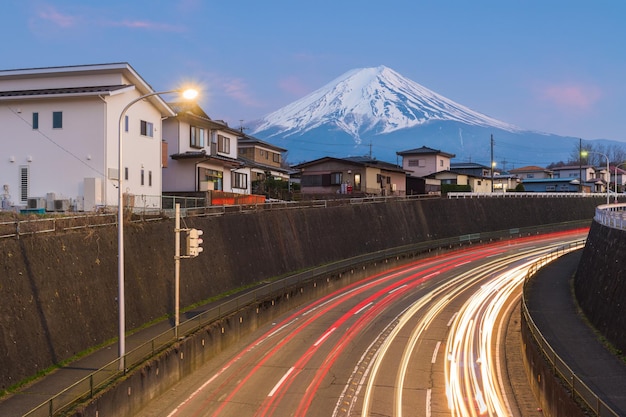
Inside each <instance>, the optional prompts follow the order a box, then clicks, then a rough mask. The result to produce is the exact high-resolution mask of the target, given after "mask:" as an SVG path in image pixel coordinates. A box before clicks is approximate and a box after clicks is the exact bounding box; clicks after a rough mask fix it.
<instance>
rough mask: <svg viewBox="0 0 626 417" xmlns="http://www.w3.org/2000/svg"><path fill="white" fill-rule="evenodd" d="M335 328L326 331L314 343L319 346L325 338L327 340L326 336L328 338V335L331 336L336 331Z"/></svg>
mask: <svg viewBox="0 0 626 417" xmlns="http://www.w3.org/2000/svg"><path fill="white" fill-rule="evenodd" d="M335 329H336V327H333V328H332V329H330V330H329V331H327V332H326V333H324V334H323V335H322V337H320V338H319V339H318V340H317V342H315V343H314V344H313V346H315V347H317V346H318V345H319V344H320V343H322V342H323V341H324V340H326V338H327V337H328V336H330V334H331V333H332V332H334V331H335Z"/></svg>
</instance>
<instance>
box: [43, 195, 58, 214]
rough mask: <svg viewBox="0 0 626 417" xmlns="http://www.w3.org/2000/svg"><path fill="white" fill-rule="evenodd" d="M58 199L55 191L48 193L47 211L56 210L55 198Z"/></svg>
mask: <svg viewBox="0 0 626 417" xmlns="http://www.w3.org/2000/svg"><path fill="white" fill-rule="evenodd" d="M56 199H57V195H56V194H55V193H48V194H46V211H54V200H56Z"/></svg>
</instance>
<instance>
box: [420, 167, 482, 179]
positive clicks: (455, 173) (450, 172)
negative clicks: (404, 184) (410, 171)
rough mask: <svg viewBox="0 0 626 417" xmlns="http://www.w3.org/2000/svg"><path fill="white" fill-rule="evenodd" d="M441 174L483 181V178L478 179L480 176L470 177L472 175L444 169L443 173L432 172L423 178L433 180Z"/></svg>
mask: <svg viewBox="0 0 626 417" xmlns="http://www.w3.org/2000/svg"><path fill="white" fill-rule="evenodd" d="M442 174H452V175H456V176H459V175H463V176H465V177H468V178H476V179H483V177H480V176H477V175H472V174H468V173H465V172H458V171H453V170H449V169H446V170H443V171H437V172H433V173H432V174H428V175H426V176H424V177H423V178H435V179H436V178H437V177H438V176H441V175H442ZM488 179H489V178H488Z"/></svg>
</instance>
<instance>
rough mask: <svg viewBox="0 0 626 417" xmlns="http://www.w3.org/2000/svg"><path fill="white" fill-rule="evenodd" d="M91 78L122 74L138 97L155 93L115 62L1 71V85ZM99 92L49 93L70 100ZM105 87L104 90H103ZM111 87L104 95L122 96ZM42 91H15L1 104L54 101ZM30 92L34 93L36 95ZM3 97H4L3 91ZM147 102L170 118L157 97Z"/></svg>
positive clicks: (67, 90)
mask: <svg viewBox="0 0 626 417" xmlns="http://www.w3.org/2000/svg"><path fill="white" fill-rule="evenodd" d="M91 74H96V75H98V74H102V75H110V74H123V75H124V77H125V79H126V80H127V81H128V82H129V83H130V84H129V85H127V86H126V87H129V88H136V89H137V91H138V92H139V94H141V95H145V94H150V93H156V91H155V90H154V89H153V88H152V86H151V85H150V84H148V83H147V82H146V81H145V80H144V79H143V78H142V77H141V76H140V75H139V73H137V71H135V69H134V68H133V67H132V66H131V65H130V64H129V63H127V62H116V63H109V64H92V65H73V66H62V67H42V68H25V69H13V70H0V81H2V80H29V79H45V78H60V77H72V76H82V75H91ZM91 87H93V88H102V87H98V86H90V87H77V86H75V85H74V86H68V87H67V88H65V89H64V88H58V89H57V88H54V89H50V90H57V95H56V96H57V97H60V96H63V95H65V96H69V95H80V94H82V95H86V94H91V95H95V94H98V93H97V92H95V91H90V92H88V91H83V92H82V93H81V92H80V90H84V89H88V88H91ZM105 87H106V86H105ZM112 87H117V86H108V88H109V90H104V91H103V92H109V94H114V93H115V92H123V91H124V90H123V88H120V89H117V90H114V89H111V88H112ZM73 89H77V90H76V91H73V92H72V91H71V90H73ZM63 90H65V92H62V91H63ZM44 91H45V90H43V89H42V90H23V91H22V93H24V92H27V93H28V94H21V95H16V94H15V93H16V92H15V91H14V92H12V93H13V94H12V95H7V96H0V100H2V99H4V100H10V99H17V98H32V97H44V96H45V97H55V95H51V94H50V93H48V94H47V95H45V94H43V93H42V92H44ZM33 92H37V93H36V94H35V93H33ZM5 93H7V92H6V91H5ZM147 100H148V101H150V102H151V103H152V104H153V105H154V106H155V107H157V108H158V109H159V110H160V111H161V113H162V114H169V115H173V111H172V109H171V108H170V107H169V106H168V105H167V104H166V103H165V101H164V100H163V99H162V98H161V96H160V95H159V94H154V95H152V96H150V97H147Z"/></svg>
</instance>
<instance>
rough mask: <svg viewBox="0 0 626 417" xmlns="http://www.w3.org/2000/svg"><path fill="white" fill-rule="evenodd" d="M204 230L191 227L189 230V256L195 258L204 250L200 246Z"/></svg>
mask: <svg viewBox="0 0 626 417" xmlns="http://www.w3.org/2000/svg"><path fill="white" fill-rule="evenodd" d="M203 233H204V232H202V230H198V229H189V230H188V231H187V256H190V257H192V258H195V257H196V256H198V255H199V254H200V252H202V251H203V249H202V248H201V247H200V245H201V244H202V238H201V237H200V236H202V234H203Z"/></svg>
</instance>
